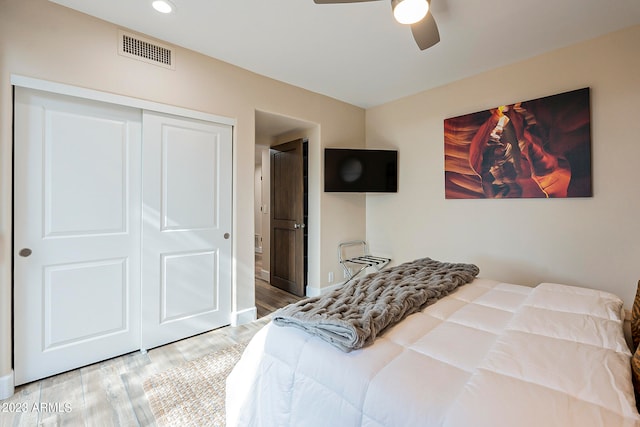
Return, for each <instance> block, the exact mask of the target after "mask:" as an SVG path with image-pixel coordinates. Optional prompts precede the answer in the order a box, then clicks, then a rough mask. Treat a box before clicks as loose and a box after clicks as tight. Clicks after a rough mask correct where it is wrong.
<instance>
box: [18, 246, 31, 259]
mask: <svg viewBox="0 0 640 427" xmlns="http://www.w3.org/2000/svg"><path fill="white" fill-rule="evenodd" d="M31 252H32V251H31V249H29V248H22V249H20V252H18V255H20V256H21V257H24V258H26V257H28V256H29V255H31Z"/></svg>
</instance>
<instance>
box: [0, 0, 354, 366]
mask: <svg viewBox="0 0 640 427" xmlns="http://www.w3.org/2000/svg"><path fill="white" fill-rule="evenodd" d="M0 10H1V11H2V12H1V13H0V162H1V164H0V167H1V169H0V171H1V172H0V173H1V175H0V378H1V377H3V376H5V375H7V374H8V373H10V372H11V354H12V349H11V271H10V268H11V251H12V248H11V176H12V171H11V145H12V139H11V120H12V118H11V117H12V101H11V86H10V76H11V74H17V75H23V76H28V77H34V78H38V79H43V80H49V81H54V82H60V83H66V84H70V85H75V86H80V87H86V88H91V89H96V90H100V91H104V92H111V93H116V94H121V95H126V96H129V97H134V98H141V99H147V100H151V101H155V102H159V103H164V104H169V105H175V106H180V107H184V108H189V109H193V110H199V111H203V112H207V113H211V114H215V115H218V116H225V117H230V118H233V119H235V120H236V122H237V126H236V128H235V134H234V138H235V139H234V232H233V236H234V241H233V251H234V260H235V267H234V272H233V276H234V286H235V288H234V292H233V302H232V307H233V310H234V311H236V312H242V311H243V310H247V309H251V308H252V307H253V306H254V289H253V286H254V285H253V274H254V254H253V229H254V218H253V212H254V210H253V203H254V199H253V186H254V140H255V129H254V123H255V119H254V118H255V110H257V109H258V110H261V111H265V112H273V113H275V114H282V115H284V116H289V117H296V118H299V119H300V120H305V121H308V122H311V123H317V124H318V129H320V130H319V131H318V132H317V133H318V138H316V139H314V144H313V147H310V155H311V159H310V160H311V162H312V171H311V172H312V174H313V175H312V176H311V177H310V182H311V185H313V186H314V191H315V200H313V201H312V203H313V206H314V209H316V212H320V215H319V216H320V218H319V220H318V221H317V225H316V227H317V230H316V231H315V235H314V239H315V240H314V242H312V245H310V249H311V251H310V262H311V263H312V265H311V266H310V270H311V272H313V275H310V282H311V283H310V285H312V286H317V287H320V286H322V285H323V284H326V283H325V282H326V280H321V278H326V277H327V273H328V271H330V270H335V271H338V267H339V266H338V265H337V260H336V256H335V247H336V246H337V244H338V241H337V240H336V238H337V236H336V235H335V233H334V232H333V231H332V230H333V228H335V227H338V225H337V224H340V225H339V227H343V225H342V224H345V223H347V224H348V223H358V224H360V223H362V222H363V221H362V218H363V217H364V199H362V201H361V203H355V204H354V203H353V201H342V200H333V198H331V199H332V200H330V201H329V203H330V205H331V206H330V207H326V205H327V201H326V200H325V199H326V197H325V195H324V193H322V191H321V187H320V182H321V178H320V167H321V153H322V147H323V146H325V145H332V146H335V145H353V144H364V110H362V109H361V108H358V107H354V106H352V105H349V104H345V103H342V102H338V101H336V100H334V99H331V98H328V97H325V96H321V95H318V94H314V93H312V92H309V91H305V90H302V89H299V88H296V87H293V86H290V85H286V84H283V83H280V82H277V81H274V80H271V79H268V78H265V77H262V76H258V75H256V74H253V73H250V72H248V71H245V70H242V69H239V68H237V67H234V66H232V65H229V64H226V63H223V62H220V61H218V60H215V59H212V58H208V57H205V56H203V55H200V54H196V53H194V52H191V51H188V50H185V49H180V48H177V51H176V55H175V58H176V68H175V70H173V71H172V70H167V69H164V68H161V67H156V66H154V65H149V64H146V63H144V62H140V61H136V60H132V59H129V58H125V57H122V56H119V55H118V54H117V36H118V27H116V26H114V25H112V24H109V23H106V22H104V21H100V20H97V19H95V18H92V17H89V16H86V15H83V14H80V13H77V12H74V11H72V10H70V9H67V8H64V7H61V6H58V5H55V4H53V3H50V2H48V1H45V0H0ZM342 205H346V208H345V209H343V207H342ZM325 231H326V232H327V234H326V235H325ZM363 235H364V227H363V228H362V236H363Z"/></svg>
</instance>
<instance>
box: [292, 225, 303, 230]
mask: <svg viewBox="0 0 640 427" xmlns="http://www.w3.org/2000/svg"><path fill="white" fill-rule="evenodd" d="M304 227H305V225H304V224H293V228H294V229H296V230H297V229H298V228H304Z"/></svg>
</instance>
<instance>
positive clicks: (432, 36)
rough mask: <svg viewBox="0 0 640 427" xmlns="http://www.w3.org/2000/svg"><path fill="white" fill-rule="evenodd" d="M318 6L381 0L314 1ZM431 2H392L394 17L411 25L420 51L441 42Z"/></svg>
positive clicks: (416, 0) (415, 0)
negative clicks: (430, 7)
mask: <svg viewBox="0 0 640 427" xmlns="http://www.w3.org/2000/svg"><path fill="white" fill-rule="evenodd" d="M313 1H314V3H316V4H330V3H361V2H365V1H379V0H313ZM430 3H431V1H430V0H391V8H392V9H393V16H394V17H395V18H396V21H398V22H399V23H401V24H406V25H411V33H412V34H413V38H414V39H415V41H416V43H417V44H418V47H419V48H420V50H425V49H427V48H430V47H431V46H433V45H434V44H436V43H438V42H439V41H440V33H439V32H438V26H437V25H436V21H435V20H434V19H433V15H432V14H431V13H429V6H430Z"/></svg>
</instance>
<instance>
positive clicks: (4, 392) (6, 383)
mask: <svg viewBox="0 0 640 427" xmlns="http://www.w3.org/2000/svg"><path fill="white" fill-rule="evenodd" d="M14 384H15V383H14V380H13V370H11V372H9V373H8V374H7V375H3V376H1V377H0V400H4V399H8V398H10V397H11V396H13V393H14V391H15V386H14Z"/></svg>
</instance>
